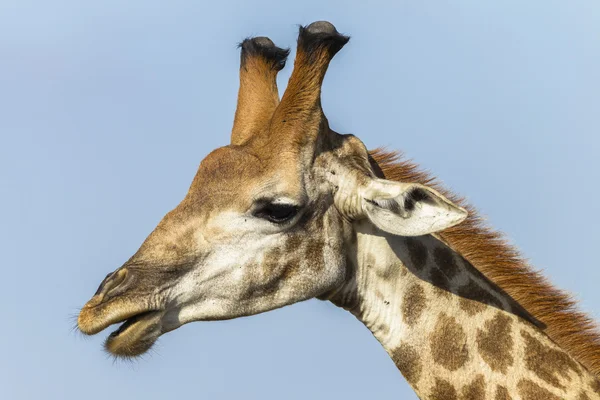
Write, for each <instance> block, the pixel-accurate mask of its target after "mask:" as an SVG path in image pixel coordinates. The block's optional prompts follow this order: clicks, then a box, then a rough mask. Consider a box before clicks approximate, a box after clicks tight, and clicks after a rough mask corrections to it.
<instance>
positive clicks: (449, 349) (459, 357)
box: [429, 314, 469, 371]
mask: <svg viewBox="0 0 600 400" xmlns="http://www.w3.org/2000/svg"><path fill="white" fill-rule="evenodd" d="M466 340H467V337H466V335H465V332H464V330H463V328H462V327H461V326H460V325H459V324H458V323H457V322H456V318H454V317H449V316H447V315H446V314H442V315H440V317H439V319H438V321H437V323H436V325H435V328H434V331H433V334H432V335H431V337H430V339H429V343H430V346H431V353H432V356H433V360H434V361H435V362H436V363H438V364H440V365H442V366H443V367H444V368H446V369H448V370H450V371H456V370H457V369H459V368H460V367H462V366H463V365H465V363H466V362H467V360H468V359H469V351H468V349H467V344H466Z"/></svg>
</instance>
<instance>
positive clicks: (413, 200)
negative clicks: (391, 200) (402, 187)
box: [404, 188, 431, 211]
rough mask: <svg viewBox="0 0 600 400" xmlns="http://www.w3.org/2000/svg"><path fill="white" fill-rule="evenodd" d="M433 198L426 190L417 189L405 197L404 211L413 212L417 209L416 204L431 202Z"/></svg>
mask: <svg viewBox="0 0 600 400" xmlns="http://www.w3.org/2000/svg"><path fill="white" fill-rule="evenodd" d="M430 199H431V197H430V196H429V193H427V191H426V190H424V189H421V188H415V189H413V190H411V191H410V192H409V193H407V194H406V196H405V197H404V209H405V210H407V211H412V210H414V209H415V204H417V203H418V202H420V201H427V200H430Z"/></svg>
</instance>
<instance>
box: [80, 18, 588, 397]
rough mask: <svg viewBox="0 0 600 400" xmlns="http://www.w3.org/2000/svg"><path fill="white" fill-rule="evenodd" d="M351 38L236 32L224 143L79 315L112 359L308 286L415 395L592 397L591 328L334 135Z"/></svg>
mask: <svg viewBox="0 0 600 400" xmlns="http://www.w3.org/2000/svg"><path fill="white" fill-rule="evenodd" d="M348 40H349V38H348V37H346V36H344V35H342V34H340V33H339V32H338V31H337V30H336V28H335V27H334V26H333V25H332V24H331V23H329V22H325V21H319V22H314V23H312V24H310V25H308V26H306V27H300V32H299V35H298V43H297V54H296V58H295V62H294V69H293V72H292V75H291V77H290V80H289V82H288V86H287V88H286V90H285V92H284V94H283V97H282V98H281V100H280V99H279V94H278V89H277V84H276V77H277V73H278V72H279V71H280V70H281V69H282V68H284V66H285V63H286V58H287V56H288V54H289V50H286V49H282V48H279V47H276V46H275V44H274V43H273V42H272V41H271V40H270V39H268V38H266V37H256V38H249V39H246V40H244V41H243V42H242V43H241V45H240V47H241V62H240V88H239V93H238V102H237V109H236V112H235V117H234V124H233V128H232V132H231V144H230V145H227V146H224V147H222V148H219V149H216V150H215V151H213V152H211V153H210V154H209V155H208V156H207V157H206V158H205V159H204V160H203V161H202V162H201V164H200V166H199V168H198V171H197V174H196V176H195V177H194V179H193V181H192V183H191V186H190V188H189V190H188V193H187V194H186V196H185V197H184V199H183V200H182V201H181V203H180V204H178V205H177V206H176V207H175V208H174V209H173V210H172V211H170V212H169V213H167V215H166V216H165V217H164V218H163V219H162V220H161V221H160V223H159V224H158V226H157V227H156V228H155V229H154V230H153V231H152V232H151V233H150V235H149V236H148V237H147V238H146V239H145V241H144V242H143V243H142V245H141V247H140V248H139V249H138V251H137V252H136V253H135V254H134V255H133V256H132V257H131V258H130V259H129V260H128V261H127V262H125V264H124V265H123V266H121V267H120V268H118V269H116V270H115V271H114V272H111V273H109V274H108V275H107V276H106V278H105V279H104V280H103V281H102V283H101V284H100V286H99V288H98V290H97V291H96V293H95V294H94V295H93V297H92V298H91V299H90V300H89V301H88V302H87V303H86V304H85V305H84V307H83V308H82V309H81V311H80V313H79V316H78V321H77V324H78V327H79V329H80V331H81V332H83V333H84V334H88V335H93V334H97V333H99V332H101V331H103V330H104V329H106V328H108V327H109V326H111V325H113V324H118V323H120V324H121V325H120V326H119V327H118V328H117V329H116V330H115V331H114V332H112V333H111V334H110V335H109V336H108V338H107V339H106V342H105V348H106V350H107V351H108V352H109V353H111V354H113V355H115V356H117V357H135V356H138V355H141V354H143V353H145V352H146V351H148V350H149V349H150V348H151V347H152V345H153V344H154V342H155V341H156V340H157V339H158V337H159V336H161V335H163V334H165V333H167V332H170V331H172V330H175V329H177V328H179V327H181V326H182V325H184V324H187V323H189V322H193V321H208V320H225V319H231V318H237V317H241V316H249V315H255V314H258V313H262V312H266V311H270V310H273V309H276V308H280V307H283V306H286V305H290V304H293V303H296V302H300V301H303V300H307V299H311V298H318V299H321V300H324V301H330V302H332V303H333V304H335V305H337V306H339V307H341V308H343V309H346V310H348V311H349V312H351V313H352V314H353V315H355V316H356V317H357V319H358V320H360V321H361V322H362V323H364V324H365V325H366V327H367V328H368V329H370V331H371V332H372V333H373V335H374V337H375V338H376V339H377V340H378V341H379V342H380V343H381V345H382V346H383V347H384V348H385V350H386V351H387V352H388V354H389V355H390V357H391V358H392V359H393V361H394V363H395V364H396V366H397V367H398V369H399V371H400V372H401V374H402V375H403V376H404V377H405V378H406V380H407V381H408V383H409V384H410V385H411V386H412V388H413V389H414V390H415V392H416V394H417V395H418V396H419V398H421V399H437V400H439V399H494V400H502V399H515V400H517V399H522V400H542V399H544V400H553V399H577V400H585V399H600V380H598V377H597V376H598V373H599V372H600V339H599V336H598V335H597V334H596V331H595V325H594V324H593V322H592V321H591V320H590V319H588V318H587V317H586V316H585V315H584V314H582V313H580V312H578V311H577V310H576V309H575V308H574V306H575V305H574V303H573V302H572V301H571V300H570V298H569V297H568V296H567V295H565V294H564V293H563V292H561V291H560V290H558V289H555V288H554V287H552V286H551V285H550V284H549V283H548V282H547V281H546V280H545V279H544V278H543V277H542V276H541V275H540V274H539V273H537V272H535V271H533V270H532V269H531V268H530V267H529V266H528V265H527V264H525V262H524V261H523V260H522V259H521V258H520V256H519V254H518V253H517V251H516V250H514V249H513V248H511V247H509V246H508V245H506V244H505V243H504V242H503V241H502V237H501V236H499V235H498V234H496V233H495V232H493V231H491V230H489V229H488V228H486V227H484V226H482V225H481V223H480V221H479V219H478V217H477V215H476V213H475V211H474V210H473V209H472V208H470V207H469V206H467V205H465V203H464V202H463V201H462V200H461V199H460V198H458V197H456V196H454V195H452V194H451V193H449V192H448V191H446V190H445V189H443V188H442V187H441V186H440V185H439V184H437V183H436V182H435V181H434V180H433V179H432V178H431V177H430V176H428V175H427V174H425V173H423V172H420V171H419V170H418V169H417V167H416V166H415V165H413V164H411V163H409V162H407V161H401V160H398V158H397V155H396V154H395V153H387V152H384V151H382V150H376V151H371V152H370V151H368V150H367V149H366V147H365V146H364V144H363V143H362V142H361V141H360V140H359V139H358V138H357V137H356V136H353V135H343V134H339V133H337V132H335V131H333V130H332V129H331V128H330V127H329V123H328V121H327V119H326V117H325V115H324V113H323V110H322V108H321V100H320V98H321V86H322V82H323V79H324V77H325V73H326V71H327V69H328V66H329V63H330V61H331V60H332V58H333V57H334V56H335V54H336V53H337V52H338V51H340V50H341V49H342V47H343V46H344V45H345V44H346V43H347V42H348Z"/></svg>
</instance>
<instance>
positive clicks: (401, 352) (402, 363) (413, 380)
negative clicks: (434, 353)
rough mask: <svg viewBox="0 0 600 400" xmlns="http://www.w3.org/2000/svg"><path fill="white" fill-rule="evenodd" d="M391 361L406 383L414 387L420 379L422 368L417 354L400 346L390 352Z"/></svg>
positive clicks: (405, 346) (408, 348)
mask: <svg viewBox="0 0 600 400" xmlns="http://www.w3.org/2000/svg"><path fill="white" fill-rule="evenodd" d="M392 360H394V363H395V364H396V366H397V367H398V369H399V370H400V372H401V373H402V375H404V377H405V378H406V380H407V381H408V383H410V384H411V385H412V386H413V387H414V386H415V385H416V384H417V383H418V382H419V378H420V377H421V370H422V366H421V358H420V357H419V353H417V351H416V350H415V349H414V348H412V347H411V346H409V345H407V344H401V345H400V347H398V348H397V349H395V350H394V351H393V352H392Z"/></svg>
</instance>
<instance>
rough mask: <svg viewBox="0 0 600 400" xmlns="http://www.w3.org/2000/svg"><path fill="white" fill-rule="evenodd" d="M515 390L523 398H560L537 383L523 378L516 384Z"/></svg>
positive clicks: (527, 399) (534, 399)
mask: <svg viewBox="0 0 600 400" xmlns="http://www.w3.org/2000/svg"><path fill="white" fill-rule="evenodd" d="M517 390H518V391H519V394H520V395H521V398H522V399H523V400H561V399H560V398H559V397H558V396H555V395H554V394H552V393H550V392H549V391H547V390H546V389H544V388H542V387H541V386H539V385H538V384H537V383H535V382H532V381H530V380H527V379H523V380H522V381H520V382H519V383H518V384H517Z"/></svg>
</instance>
